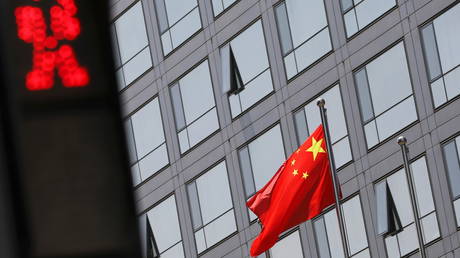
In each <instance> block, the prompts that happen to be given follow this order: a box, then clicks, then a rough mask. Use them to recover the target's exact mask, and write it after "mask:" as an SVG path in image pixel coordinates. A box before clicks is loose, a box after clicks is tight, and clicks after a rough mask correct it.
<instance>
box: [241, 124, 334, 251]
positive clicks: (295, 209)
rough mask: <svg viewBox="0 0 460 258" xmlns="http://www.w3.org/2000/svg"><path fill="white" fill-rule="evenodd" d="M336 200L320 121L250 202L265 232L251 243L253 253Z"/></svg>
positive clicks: (270, 243)
mask: <svg viewBox="0 0 460 258" xmlns="http://www.w3.org/2000/svg"><path fill="white" fill-rule="evenodd" d="M334 202H335V200H334V186H333V183H332V178H331V173H330V168H329V159H328V156H327V153H326V143H325V139H324V131H323V126H322V125H320V126H319V127H318V128H317V129H316V130H315V132H314V133H313V134H312V135H311V136H310V137H309V138H308V139H307V140H306V141H305V142H304V144H302V146H300V147H299V149H297V151H295V152H294V153H293V154H292V155H291V156H290V157H289V159H288V160H286V161H285V162H284V163H283V165H281V167H280V168H279V169H278V171H277V172H276V174H275V175H274V176H273V177H272V179H270V181H269V182H268V183H267V184H266V185H265V186H264V187H263V188H262V189H260V190H259V191H258V192H257V193H256V194H255V195H254V196H253V197H252V198H251V199H250V200H249V201H248V202H247V204H246V205H247V206H248V207H249V209H251V210H252V211H253V212H254V213H255V214H256V215H257V216H258V217H259V219H260V221H261V223H262V232H260V234H259V236H258V237H257V238H256V239H255V240H254V242H253V243H252V246H251V256H257V255H259V254H261V253H263V252H265V251H267V250H268V249H269V248H271V247H272V246H273V245H274V244H275V243H276V241H277V240H278V236H279V235H280V234H281V233H283V232H284V231H286V230H287V229H289V228H291V227H294V226H296V225H298V224H300V223H302V222H304V221H306V220H309V219H311V218H313V217H315V216H317V215H318V214H320V213H321V211H322V210H323V209H324V208H326V207H328V206H329V205H331V204H333V203H334Z"/></svg>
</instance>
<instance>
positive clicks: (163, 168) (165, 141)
mask: <svg viewBox="0 0 460 258" xmlns="http://www.w3.org/2000/svg"><path fill="white" fill-rule="evenodd" d="M156 98H158V106H159V107H160V118H161V122H162V127H163V137H164V144H165V147H166V156H167V157H168V162H167V163H166V165H164V166H163V167H161V168H160V169H158V170H157V171H156V172H154V173H153V174H152V175H151V176H149V177H147V178H146V179H145V180H142V179H141V182H140V183H139V184H137V185H135V186H133V188H134V189H137V188H139V187H140V186H142V185H143V184H144V183H145V182H147V181H150V180H151V179H152V178H154V177H155V176H157V175H159V174H160V173H161V172H163V171H164V170H165V169H166V168H168V167H169V166H170V165H171V159H170V157H169V148H168V143H167V140H166V130H165V126H164V122H163V121H164V120H163V112H162V108H161V104H160V95H159V93H157V94H155V95H154V96H153V97H151V98H149V99H148V100H147V101H145V102H144V103H142V104H141V105H140V106H138V107H137V108H136V109H134V110H133V111H131V112H130V113H129V114H127V115H126V116H125V117H124V119H123V123H124V122H125V121H127V120H129V124H130V126H131V130H132V132H133V144H134V150H135V151H136V159H137V160H136V162H134V163H133V164H131V161H129V163H130V164H129V167H130V168H131V167H132V166H135V165H138V164H139V162H140V161H141V160H142V159H144V158H145V157H147V156H148V155H149V154H151V153H152V152H153V151H155V150H156V149H158V148H159V147H160V146H161V145H163V144H160V145H159V146H157V147H156V148H154V149H153V150H151V151H149V152H148V153H147V154H145V156H144V157H142V158H141V159H139V156H138V154H137V146H136V139H135V136H134V130H133V125H132V120H131V117H132V116H133V115H134V114H135V113H137V112H138V111H140V110H141V109H142V108H144V107H145V106H147V105H148V104H149V103H150V102H152V101H153V100H155V99H156ZM124 137H125V140H124V141H125V142H126V145H128V140H127V139H128V136H127V135H126V132H125V136H124ZM139 173H140V170H139Z"/></svg>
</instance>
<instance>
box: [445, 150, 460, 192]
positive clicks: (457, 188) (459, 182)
mask: <svg viewBox="0 0 460 258" xmlns="http://www.w3.org/2000/svg"><path fill="white" fill-rule="evenodd" d="M444 157H445V161H446V167H447V172H448V175H449V183H450V188H451V191H452V195H453V196H452V198H457V197H458V196H460V166H459V160H458V155H457V148H456V146H455V142H453V141H452V142H450V143H449V144H447V145H444Z"/></svg>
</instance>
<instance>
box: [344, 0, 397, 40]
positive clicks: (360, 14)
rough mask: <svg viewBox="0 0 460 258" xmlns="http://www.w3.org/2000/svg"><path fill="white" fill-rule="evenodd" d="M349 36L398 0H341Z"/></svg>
mask: <svg viewBox="0 0 460 258" xmlns="http://www.w3.org/2000/svg"><path fill="white" fill-rule="evenodd" d="M340 2H341V3H342V13H343V19H344V22H345V29H346V32H347V37H351V36H353V35H354V34H355V33H356V32H358V31H360V30H361V29H363V28H364V27H366V26H367V25H369V24H370V23H371V22H373V21H374V20H375V19H377V18H379V17H380V16H382V15H383V14H384V13H385V12H387V11H388V10H390V9H391V8H392V7H393V6H395V5H396V0H341V1H340Z"/></svg>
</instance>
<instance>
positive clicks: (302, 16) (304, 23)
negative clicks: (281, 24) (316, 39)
mask: <svg viewBox="0 0 460 258" xmlns="http://www.w3.org/2000/svg"><path fill="white" fill-rule="evenodd" d="M285 3H286V8H287V13H288V18H289V25H290V28H291V33H292V41H293V44H294V48H295V47H297V46H300V45H301V44H302V43H303V42H304V41H305V40H307V39H308V38H310V37H311V36H313V35H314V34H315V33H317V32H318V31H319V30H321V29H322V28H324V27H325V26H327V20H326V11H325V9H324V2H323V0H310V1H303V0H286V2H285Z"/></svg>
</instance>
